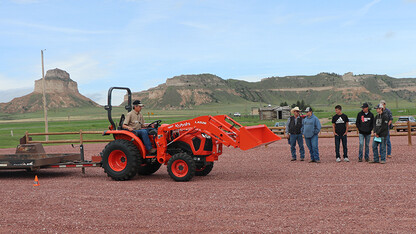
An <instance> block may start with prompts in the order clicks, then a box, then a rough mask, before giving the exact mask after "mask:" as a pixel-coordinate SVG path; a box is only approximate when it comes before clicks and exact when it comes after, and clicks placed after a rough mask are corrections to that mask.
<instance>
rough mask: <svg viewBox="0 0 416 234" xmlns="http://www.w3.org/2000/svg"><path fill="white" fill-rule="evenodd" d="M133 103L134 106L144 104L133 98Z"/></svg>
mask: <svg viewBox="0 0 416 234" xmlns="http://www.w3.org/2000/svg"><path fill="white" fill-rule="evenodd" d="M133 105H135V106H144V104H143V103H141V102H140V100H135V101H134V102H133Z"/></svg>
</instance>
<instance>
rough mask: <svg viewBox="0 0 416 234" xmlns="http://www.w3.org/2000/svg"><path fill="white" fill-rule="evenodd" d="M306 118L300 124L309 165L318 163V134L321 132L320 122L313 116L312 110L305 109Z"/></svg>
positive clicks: (309, 108)
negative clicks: (309, 159)
mask: <svg viewBox="0 0 416 234" xmlns="http://www.w3.org/2000/svg"><path fill="white" fill-rule="evenodd" d="M305 112H306V117H305V118H304V119H303V122H302V134H303V135H304V136H305V143H306V146H308V149H309V153H310V155H311V161H310V162H311V163H313V162H316V163H320V162H321V161H320V159H319V148H318V134H319V132H320V131H321V122H319V119H318V118H317V117H316V116H315V115H314V114H313V112H312V108H311V107H307V108H306V110H305Z"/></svg>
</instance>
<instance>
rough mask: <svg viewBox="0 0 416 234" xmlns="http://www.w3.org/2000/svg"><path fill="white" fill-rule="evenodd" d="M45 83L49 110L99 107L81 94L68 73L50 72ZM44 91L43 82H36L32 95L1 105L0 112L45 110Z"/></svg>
mask: <svg viewBox="0 0 416 234" xmlns="http://www.w3.org/2000/svg"><path fill="white" fill-rule="evenodd" d="M45 81H46V82H45V94H46V95H45V96H46V103H47V106H48V109H53V108H66V107H85V106H98V104H97V103H95V102H94V101H92V100H91V99H89V98H87V97H85V96H83V95H81V94H80V93H79V91H78V84H77V82H75V81H73V80H72V79H71V78H70V77H69V74H68V73H67V72H66V71H63V70H60V69H58V68H56V69H53V70H48V71H47V72H46V75H45ZM42 90H43V89H42V80H41V79H39V80H36V81H35V88H34V91H33V92H32V93H30V94H28V95H25V96H23V97H18V98H14V99H13V100H11V101H10V102H8V103H0V110H1V111H2V112H5V113H24V112H35V111H38V110H43V102H42Z"/></svg>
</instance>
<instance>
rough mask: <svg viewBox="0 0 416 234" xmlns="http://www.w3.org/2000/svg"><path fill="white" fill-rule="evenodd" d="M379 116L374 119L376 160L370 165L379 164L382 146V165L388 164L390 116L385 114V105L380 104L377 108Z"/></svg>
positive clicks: (374, 151) (374, 152)
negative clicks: (387, 149)
mask: <svg viewBox="0 0 416 234" xmlns="http://www.w3.org/2000/svg"><path fill="white" fill-rule="evenodd" d="M376 109H377V115H376V117H375V119H374V139H373V154H374V160H373V161H370V163H378V162H379V157H378V155H379V150H378V146H380V158H381V161H380V163H382V164H385V163H386V144H387V134H388V131H389V121H390V118H389V116H388V115H387V114H386V113H384V112H383V105H382V104H379V105H377V106H376Z"/></svg>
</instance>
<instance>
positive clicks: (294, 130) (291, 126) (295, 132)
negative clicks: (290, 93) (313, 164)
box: [285, 107, 305, 161]
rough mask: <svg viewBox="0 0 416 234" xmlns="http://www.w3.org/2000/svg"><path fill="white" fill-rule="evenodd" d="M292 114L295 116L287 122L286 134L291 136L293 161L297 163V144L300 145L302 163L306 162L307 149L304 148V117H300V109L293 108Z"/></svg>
mask: <svg viewBox="0 0 416 234" xmlns="http://www.w3.org/2000/svg"><path fill="white" fill-rule="evenodd" d="M290 112H292V114H293V115H292V116H290V117H289V119H288V120H287V123H286V129H285V133H286V135H288V136H289V143H290V152H291V153H292V160H291V161H296V142H297V143H298V145H299V153H300V161H304V160H305V148H303V136H302V132H301V130H302V117H301V116H300V110H299V107H295V108H293V109H292V110H291V111H290Z"/></svg>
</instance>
